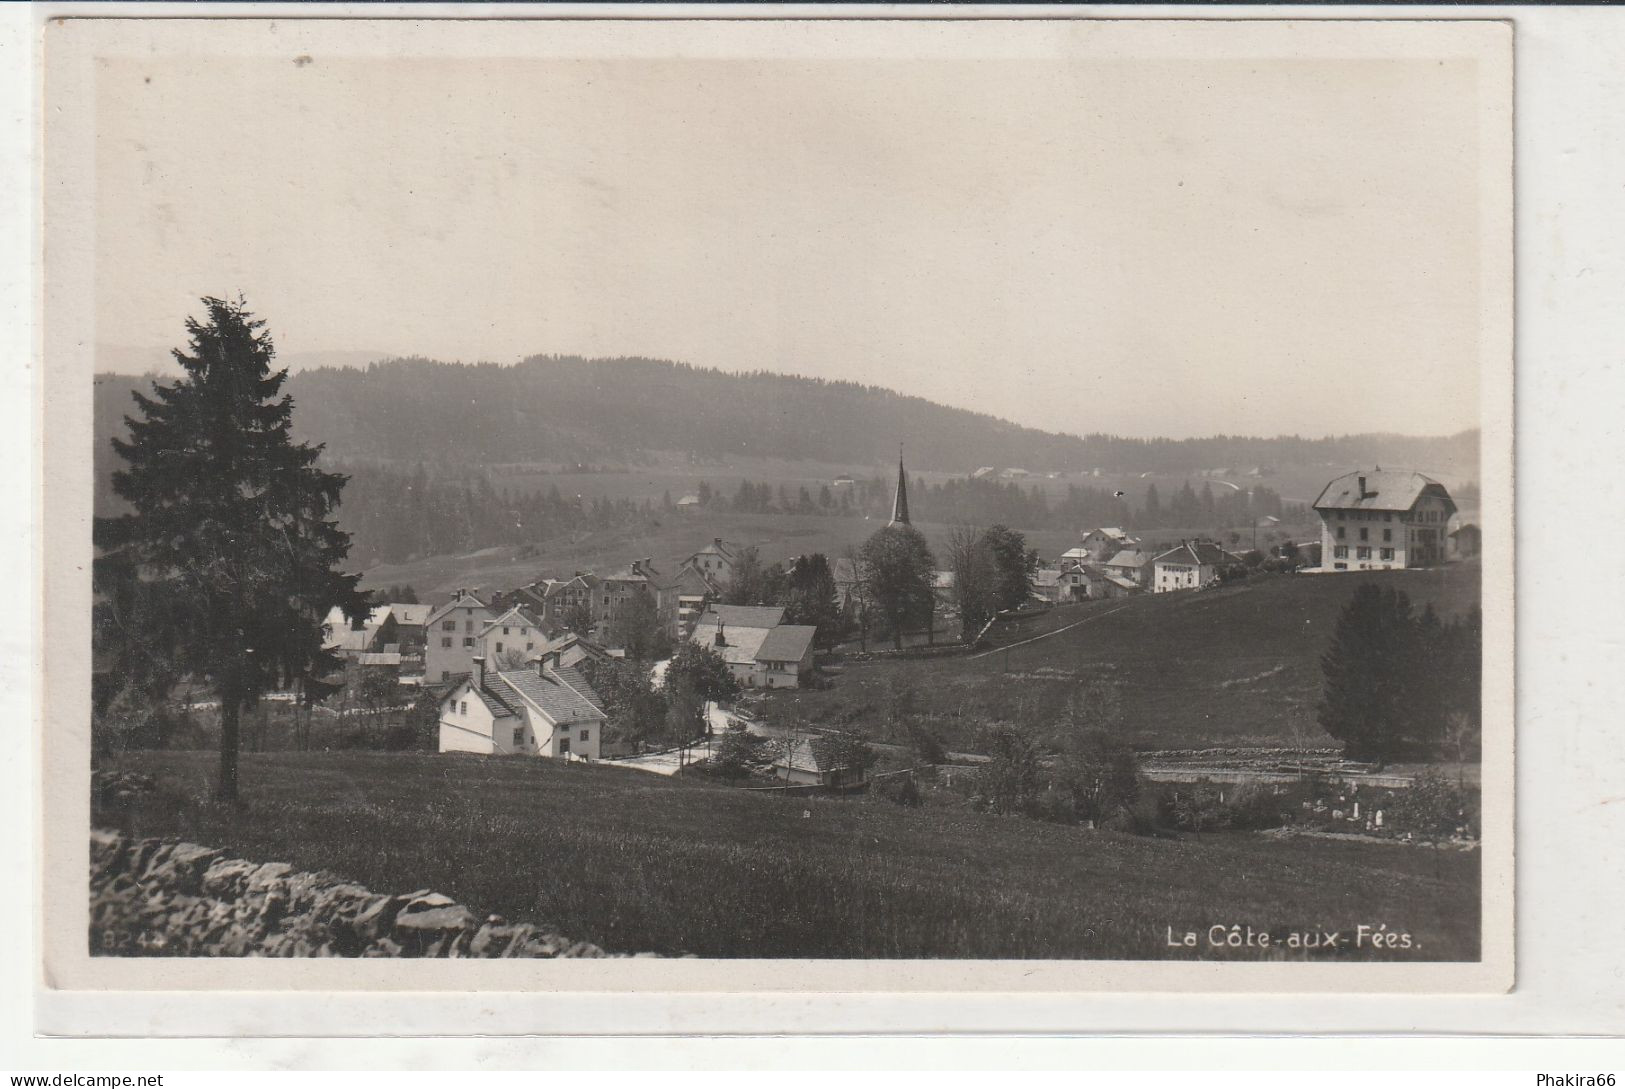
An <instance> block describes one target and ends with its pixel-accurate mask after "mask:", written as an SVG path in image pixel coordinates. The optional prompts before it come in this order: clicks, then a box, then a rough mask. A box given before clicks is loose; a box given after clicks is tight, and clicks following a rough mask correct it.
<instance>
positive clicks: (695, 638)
mask: <svg viewBox="0 0 1625 1089" xmlns="http://www.w3.org/2000/svg"><path fill="white" fill-rule="evenodd" d="M707 615H709V614H707ZM772 630H773V629H772V628H771V627H750V626H748V625H743V624H740V625H733V624H728V625H725V626H724V627H723V629H722V638H723V645H722V646H720V647H719V646H717V643H716V634H717V626H716V624H714V623H712V624H706V623H705V622H704V621H701V622H700V623H698V624H696V625H694V633H693V634H692V635H690V636H689V639H690V641H692V642H695V643H698V644H700V645H701V646H705V647H710V648H711V649H712V650H714V651H716V652H717V653H718V654H720V655H722V660H723V661H724V662H727V663H728V664H729V665H755V664H756V658H757V651H759V650H760V649H761V647H762V643H763V642H765V641H766V640H767V635H768V632H770V631H772Z"/></svg>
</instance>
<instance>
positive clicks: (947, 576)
mask: <svg viewBox="0 0 1625 1089" xmlns="http://www.w3.org/2000/svg"><path fill="white" fill-rule="evenodd" d="M954 582H955V579H954V573H953V572H952V571H933V572H932V573H931V588H932V589H933V590H952V589H953V588H954Z"/></svg>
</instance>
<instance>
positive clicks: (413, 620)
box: [389, 602, 434, 628]
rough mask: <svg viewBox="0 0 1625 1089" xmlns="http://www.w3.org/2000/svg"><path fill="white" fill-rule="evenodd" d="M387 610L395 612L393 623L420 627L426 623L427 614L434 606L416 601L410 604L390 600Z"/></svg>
mask: <svg viewBox="0 0 1625 1089" xmlns="http://www.w3.org/2000/svg"><path fill="white" fill-rule="evenodd" d="M389 611H390V612H392V613H394V614H395V623H397V624H406V625H408V626H409V627H417V628H422V627H426V626H427V625H428V623H429V614H430V613H431V612H433V611H434V607H433V606H432V605H425V604H419V603H417V602H412V603H410V604H403V603H398V602H391V603H390V605H389Z"/></svg>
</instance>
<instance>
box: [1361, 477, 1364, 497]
mask: <svg viewBox="0 0 1625 1089" xmlns="http://www.w3.org/2000/svg"><path fill="white" fill-rule="evenodd" d="M1360 498H1361V499H1364V498H1365V477H1363V476H1362V477H1361V478H1360Z"/></svg>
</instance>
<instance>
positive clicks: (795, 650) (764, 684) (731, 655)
mask: <svg viewBox="0 0 1625 1089" xmlns="http://www.w3.org/2000/svg"><path fill="white" fill-rule="evenodd" d="M817 633H818V629H817V627H815V626H814V625H811V624H786V623H784V610H783V609H782V608H780V607H778V606H776V605H713V606H711V608H710V609H708V610H707V611H706V612H705V614H704V615H703V616H701V617H700V620H699V622H698V623H697V624H696V625H695V627H694V631H693V633H692V634H691V635H690V636H689V639H690V641H692V642H694V643H698V644H699V645H701V646H704V647H710V648H711V649H712V650H714V651H716V653H717V654H719V655H720V656H721V657H722V660H723V661H724V662H726V663H727V664H728V671H729V672H730V673H732V674H733V675H734V679H735V680H737V681H738V682H739V683H740V684H741V685H743V686H744V687H746V688H799V687H801V685H802V683H803V682H805V681H806V680H807V679H808V678H809V677H811V676H812V670H813V636H814V635H816V634H817Z"/></svg>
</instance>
